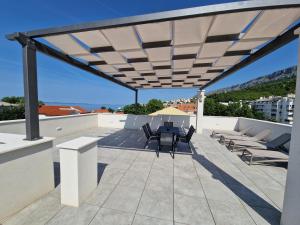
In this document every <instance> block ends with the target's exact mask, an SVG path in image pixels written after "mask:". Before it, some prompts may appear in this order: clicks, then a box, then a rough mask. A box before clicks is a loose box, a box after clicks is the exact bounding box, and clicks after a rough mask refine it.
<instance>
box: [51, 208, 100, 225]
mask: <svg viewBox="0 0 300 225" xmlns="http://www.w3.org/2000/svg"><path fill="white" fill-rule="evenodd" d="M98 210H99V207H97V206H92V205H88V204H82V205H81V206H80V207H78V208H76V207H69V206H65V207H64V208H63V209H62V210H60V211H59V213H58V214H57V215H56V216H55V217H53V218H52V219H51V220H50V221H49V223H47V225H74V224H76V225H87V224H89V223H90V222H91V220H92V219H93V218H94V216H95V215H96V213H97V211H98Z"/></svg>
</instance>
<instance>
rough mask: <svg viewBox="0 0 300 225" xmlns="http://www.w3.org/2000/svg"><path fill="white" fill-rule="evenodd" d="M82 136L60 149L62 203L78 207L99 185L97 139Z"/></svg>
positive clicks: (63, 144)
mask: <svg viewBox="0 0 300 225" xmlns="http://www.w3.org/2000/svg"><path fill="white" fill-rule="evenodd" d="M98 140H99V138H95V137H80V138H76V139H74V140H71V141H68V142H65V143H62V144H59V145H57V146H56V147H58V148H59V149H60V151H59V153H60V180H61V204H63V205H68V206H74V207H78V206H79V205H80V204H81V203H82V202H83V201H84V200H85V199H86V198H87V197H88V196H89V195H90V194H91V193H92V191H93V190H95V189H96V187H97V146H96V145H97V141H98Z"/></svg>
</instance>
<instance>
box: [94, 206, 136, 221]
mask: <svg viewBox="0 0 300 225" xmlns="http://www.w3.org/2000/svg"><path fill="white" fill-rule="evenodd" d="M133 216H134V214H133V213H126V212H122V211H119V210H114V209H106V208H101V209H100V210H99V211H98V213H97V214H96V216H95V217H94V219H93V220H92V222H91V223H90V225H131V223H132V220H133Z"/></svg>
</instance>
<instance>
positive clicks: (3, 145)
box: [0, 133, 54, 224]
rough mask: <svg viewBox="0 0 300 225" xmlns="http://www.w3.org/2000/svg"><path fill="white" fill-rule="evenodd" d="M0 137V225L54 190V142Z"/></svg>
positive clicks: (19, 137)
mask: <svg viewBox="0 0 300 225" xmlns="http://www.w3.org/2000/svg"><path fill="white" fill-rule="evenodd" d="M24 138H25V135H18V134H7V133H0V190H1V191H0V224H1V223H2V222H3V221H5V220H6V219H7V218H8V217H9V216H11V215H13V214H15V213H16V212H18V211H19V210H21V209H23V208H24V207H26V206H27V205H30V204H31V203H32V202H34V201H36V200H38V199H39V198H40V197H42V196H43V195H45V194H47V193H49V192H50V191H51V190H53V189H54V171H53V158H52V157H53V155H52V147H53V138H47V137H44V138H43V139H39V140H35V141H26V140H24Z"/></svg>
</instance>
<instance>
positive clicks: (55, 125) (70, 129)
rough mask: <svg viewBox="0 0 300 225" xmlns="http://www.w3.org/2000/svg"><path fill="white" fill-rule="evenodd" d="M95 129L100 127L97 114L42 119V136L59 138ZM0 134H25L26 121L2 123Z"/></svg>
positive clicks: (0, 123) (0, 122) (0, 124)
mask: <svg viewBox="0 0 300 225" xmlns="http://www.w3.org/2000/svg"><path fill="white" fill-rule="evenodd" d="M94 127H98V114H96V113H89V114H81V115H71V116H54V117H47V118H41V119H40V133H41V136H48V137H59V136H64V135H68V134H71V133H75V132H78V131H80V130H84V129H88V128H94ZM0 132H3V133H14V134H25V120H7V121H0Z"/></svg>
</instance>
